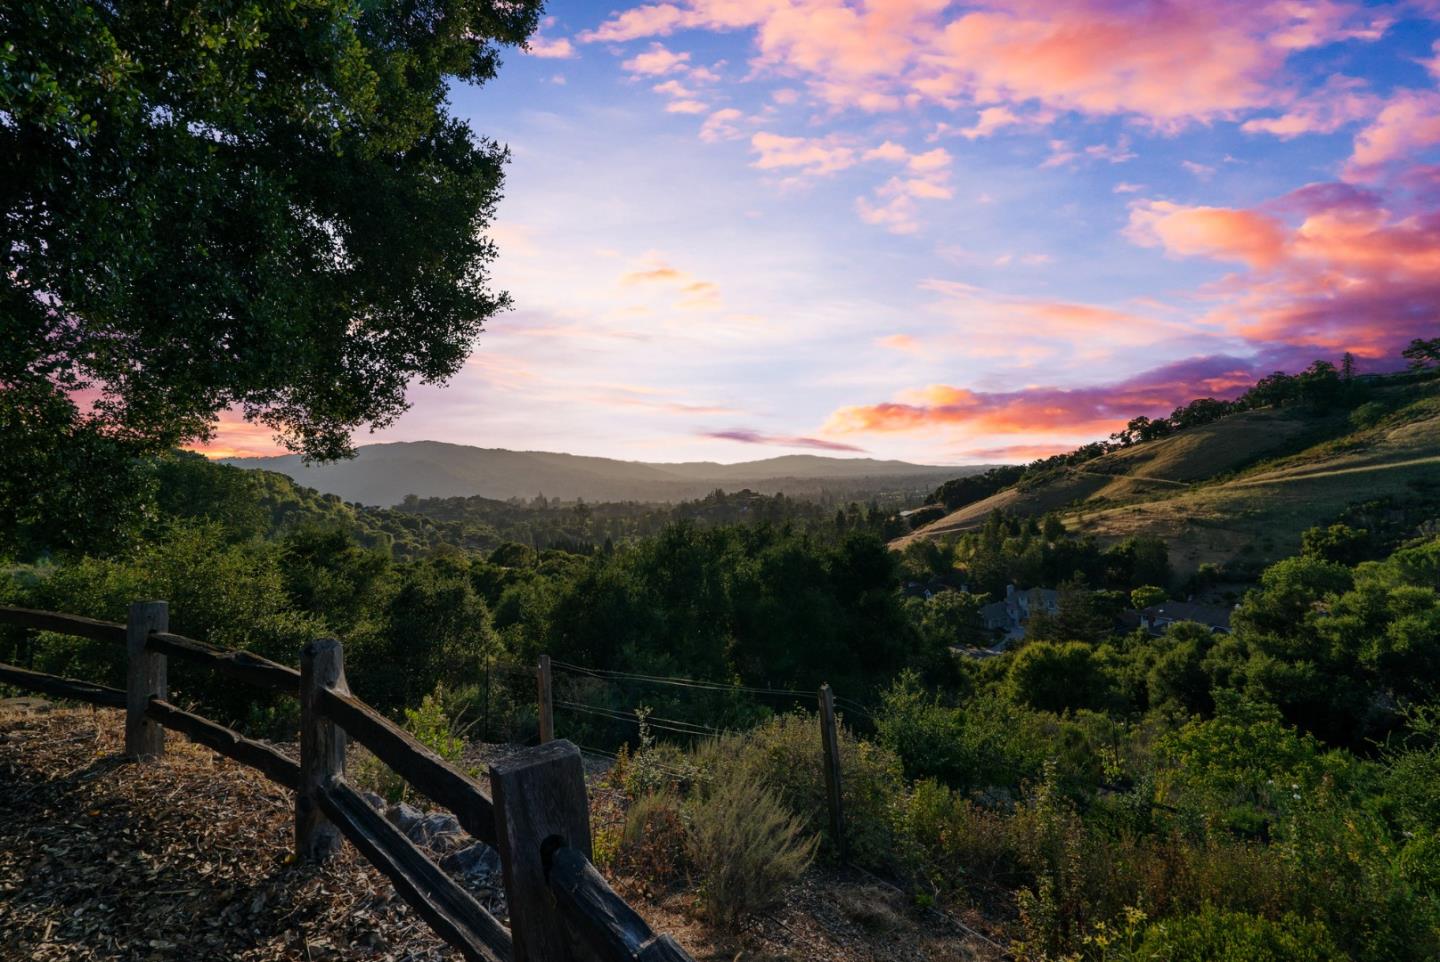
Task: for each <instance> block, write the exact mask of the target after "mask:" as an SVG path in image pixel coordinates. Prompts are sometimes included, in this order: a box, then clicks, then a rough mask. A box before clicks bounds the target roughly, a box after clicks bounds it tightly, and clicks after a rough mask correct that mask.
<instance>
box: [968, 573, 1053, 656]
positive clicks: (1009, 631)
mask: <svg viewBox="0 0 1440 962" xmlns="http://www.w3.org/2000/svg"><path fill="white" fill-rule="evenodd" d="M1059 610H1060V593H1059V592H1058V591H1056V590H1055V589H1053V588H1030V589H1027V590H1025V591H1017V590H1016V588H1015V586H1014V585H1006V586H1005V598H1004V600H1002V601H994V602H991V603H990V604H988V605H986V606H985V607H983V608H981V609H980V619H981V621H982V622H983V623H984V625H985V628H986V629H987V630H988V631H993V632H995V633H997V634H1000V635H1002V636H1003V637H1004V640H1005V641H1007V642H1009V641H1014V640H1015V639H1017V638H1023V637H1024V636H1025V625H1026V623H1028V622H1029V621H1030V616H1031V615H1032V614H1034V613H1036V612H1041V611H1043V612H1044V613H1045V614H1047V615H1053V614H1055V613H1056V612H1057V611H1059Z"/></svg>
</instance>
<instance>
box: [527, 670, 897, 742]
mask: <svg viewBox="0 0 1440 962" xmlns="http://www.w3.org/2000/svg"><path fill="white" fill-rule="evenodd" d="M550 668H551V670H552V671H558V672H561V673H565V674H569V675H571V676H575V677H581V678H593V679H596V680H598V681H601V682H605V683H607V684H609V685H612V686H615V687H616V688H620V689H622V690H623V689H624V688H626V687H628V686H631V685H633V686H637V687H641V686H643V687H652V688H674V689H677V690H682V691H683V690H689V691H695V692H713V693H718V694H734V695H758V696H763V697H768V698H783V699H786V700H793V701H804V702H807V703H808V702H811V701H812V700H813V699H815V698H817V692H815V691H804V690H802V689H798V688H779V687H767V686H759V685H739V684H731V683H727V682H718V681H712V680H709V679H703V678H686V677H681V676H673V675H652V674H645V673H641V672H628V671H616V670H613V669H608V668H594V667H590V666H587V665H577V664H574V663H573V662H566V661H558V660H555V659H551V661H550ZM534 672H535V670H534V669H529V674H530V675H531V676H532V677H533V675H534ZM833 697H834V702H835V706H836V708H837V709H839V712H840V713H841V714H842V715H850V716H854V717H859V718H863V719H865V721H866V722H867V723H869V724H870V725H874V724H875V723H876V717H875V715H874V714H873V713H872V711H871V710H870V708H868V707H867V706H865V705H864V704H862V703H861V702H859V701H857V700H856V699H854V698H849V697H845V696H841V695H835V696H833ZM554 704H555V706H556V707H563V708H565V709H566V710H568V711H571V712H577V713H580V714H586V715H591V716H594V717H600V718H605V719H607V720H610V721H616V722H627V723H630V724H635V725H638V724H639V712H640V711H641V710H642V709H643V707H644V706H643V704H636V705H635V706H634V707H633V708H631V709H629V710H628V711H627V710H622V709H618V708H616V707H613V706H605V705H595V704H587V703H584V702H580V701H577V700H574V699H558V698H557V699H556V700H555V701H554ZM645 724H646V726H648V727H650V728H653V729H655V730H657V731H665V732H669V733H673V734H680V735H689V736H701V737H703V736H715V735H727V734H741V732H740V731H739V730H737V729H735V728H732V727H727V726H722V725H714V724H708V723H702V722H695V721H687V720H685V719H680V718H670V717H665V716H658V715H653V714H647V715H646V718H645Z"/></svg>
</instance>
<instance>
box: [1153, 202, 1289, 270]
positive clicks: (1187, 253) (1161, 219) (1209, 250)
mask: <svg viewBox="0 0 1440 962" xmlns="http://www.w3.org/2000/svg"><path fill="white" fill-rule="evenodd" d="M1126 233H1127V235H1128V236H1129V237H1130V239H1131V240H1133V241H1135V242H1136V243H1138V244H1142V245H1144V246H1146V247H1163V248H1165V249H1166V250H1167V251H1170V252H1171V253H1173V254H1178V255H1180V256H1182V257H1194V256H1201V257H1214V258H1218V259H1222V260H1238V261H1244V262H1245V263H1247V264H1250V265H1251V266H1254V267H1270V266H1273V265H1274V264H1276V263H1278V262H1279V260H1280V259H1281V257H1283V256H1284V248H1285V228H1284V225H1283V224H1281V223H1280V222H1279V221H1277V220H1276V219H1275V218H1273V217H1269V216H1267V215H1265V214H1259V213H1256V212H1254V211H1248V210H1232V209H1229V208H1224V207H1185V206H1182V205H1180V204H1174V203H1171V202H1170V201H1164V200H1152V201H1147V202H1144V203H1141V204H1137V205H1136V206H1135V207H1133V208H1131V211H1130V225H1129V227H1128V228H1127V230H1126Z"/></svg>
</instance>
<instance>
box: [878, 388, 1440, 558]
mask: <svg viewBox="0 0 1440 962" xmlns="http://www.w3.org/2000/svg"><path fill="white" fill-rule="evenodd" d="M1365 505H1373V506H1376V507H1375V510H1376V511H1380V512H1381V513H1386V512H1388V514H1389V515H1391V516H1394V517H1399V516H1401V515H1405V516H1407V517H1408V514H1413V513H1414V512H1415V511H1416V510H1419V511H1420V512H1421V513H1424V512H1425V511H1426V510H1429V509H1430V508H1432V507H1435V506H1440V381H1437V380H1435V379H1429V380H1419V381H1416V380H1414V379H1411V378H1394V379H1386V380H1383V381H1378V382H1376V385H1375V386H1374V387H1373V388H1372V389H1371V391H1370V393H1369V395H1368V396H1367V397H1366V399H1365V401H1364V403H1363V404H1361V405H1359V406H1358V407H1357V408H1355V409H1353V410H1351V409H1338V410H1330V411H1326V412H1316V411H1314V410H1312V409H1310V408H1308V407H1306V406H1303V405H1295V406H1287V407H1276V408H1264V409H1260V410H1251V411H1245V412H1242V413H1239V414H1233V415H1231V416H1229V417H1225V418H1222V419H1220V420H1218V421H1214V422H1212V423H1210V424H1206V425H1202V426H1199V427H1194V428H1189V429H1186V430H1183V431H1180V432H1177V433H1175V434H1172V435H1170V436H1168V437H1165V438H1161V439H1159V440H1155V441H1150V442H1146V443H1144V444H1137V445H1135V446H1133V447H1129V448H1124V449H1122V450H1119V451H1114V452H1111V453H1110V454H1106V455H1103V456H1102V457H1099V458H1096V459H1094V460H1092V461H1088V462H1086V463H1084V464H1082V465H1078V466H1073V467H1066V468H1060V469H1056V470H1054V471H1051V472H1047V473H1046V474H1045V475H1044V476H1042V477H1040V478H1035V479H1027V480H1023V481H1021V482H1020V483H1018V484H1015V485H1012V486H1011V487H1008V488H1005V489H1004V490H1001V491H999V492H997V493H995V494H993V495H991V496H990V497H988V498H984V499H982V500H980V501H975V502H972V503H970V504H966V505H963V506H961V507H959V508H957V509H956V510H954V511H952V512H950V513H949V514H947V515H945V516H944V517H942V518H939V519H938V520H936V521H933V522H931V523H930V524H928V525H925V526H924V527H922V528H920V529H918V530H916V531H914V532H912V533H910V534H908V535H906V536H904V537H903V538H900V539H897V540H896V541H895V542H893V543H892V544H893V546H895V547H897V548H903V547H904V546H905V545H907V544H909V543H911V542H913V541H916V540H923V539H932V538H944V537H946V536H947V535H952V534H955V533H958V532H963V531H969V530H973V529H975V528H978V527H979V526H980V525H981V524H982V523H983V522H984V519H985V517H986V515H988V514H989V513H990V512H992V511H997V510H1003V511H1008V512H1011V513H1014V514H1018V515H1023V516H1038V515H1043V514H1047V513H1051V512H1055V513H1057V514H1058V515H1059V516H1060V518H1061V519H1062V520H1063V521H1064V522H1065V525H1066V527H1068V528H1070V529H1071V530H1075V531H1079V532H1083V533H1091V534H1094V535H1096V536H1097V537H1099V538H1100V539H1101V540H1103V541H1113V540H1118V539H1122V538H1125V537H1129V536H1131V535H1153V536H1157V537H1161V538H1164V539H1165V540H1166V541H1167V542H1168V543H1169V545H1170V549H1171V550H1170V555H1171V560H1172V562H1173V563H1174V565H1175V567H1176V569H1177V570H1179V571H1181V572H1185V571H1193V570H1195V569H1196V568H1198V567H1199V566H1200V565H1201V564H1204V563H1207V562H1209V563H1213V564H1217V565H1223V564H1225V563H1227V562H1235V561H1245V562H1251V563H1254V564H1261V563H1264V562H1267V561H1271V560H1275V559H1278V558H1281V557H1284V556H1286V555H1289V554H1293V553H1294V552H1295V551H1296V550H1297V549H1298V547H1299V544H1300V535H1301V533H1302V532H1303V531H1304V530H1305V529H1307V528H1309V527H1312V526H1314V525H1317V524H1329V523H1332V522H1333V521H1335V520H1338V519H1339V518H1341V517H1342V516H1344V515H1346V513H1347V511H1348V512H1354V511H1356V510H1357V509H1359V508H1361V506H1365ZM1407 512H1408V514H1407Z"/></svg>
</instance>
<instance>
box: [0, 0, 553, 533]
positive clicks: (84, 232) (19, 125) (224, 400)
mask: <svg viewBox="0 0 1440 962" xmlns="http://www.w3.org/2000/svg"><path fill="white" fill-rule="evenodd" d="M539 7H540V4H539V3H538V2H535V0H519V2H513V3H510V2H507V3H498V2H493V0H439V2H437V3H435V4H432V5H430V6H428V7H427V8H425V9H424V10H423V11H421V10H418V9H416V10H410V9H409V8H408V7H405V6H395V5H389V4H380V5H375V4H370V5H363V6H358V7H357V6H355V5H354V4H351V3H348V2H344V0H317V2H314V3H309V4H305V5H303V6H295V5H273V4H270V5H267V4H252V5H249V6H242V7H235V6H233V5H230V4H223V3H218V2H214V0H188V2H182V3H178V4H177V3H168V2H159V0H138V2H133V3H124V4H118V5H117V4H101V3H89V2H77V3H67V2H58V0H20V2H16V3H10V4H6V5H5V7H4V9H3V11H0V115H3V116H4V118H5V122H4V123H3V124H0V212H3V216H4V219H5V224H6V232H7V238H6V244H5V245H4V247H3V250H0V315H3V317H4V318H5V323H4V325H3V326H0V389H3V390H0V421H4V422H5V423H6V424H7V425H10V424H13V423H19V424H20V425H22V426H23V427H25V428H28V429H30V430H27V431H22V432H21V437H22V438H23V439H24V440H25V442H26V443H22V444H12V445H7V449H8V452H7V455H6V464H5V465H4V467H5V468H6V470H5V471H3V472H0V473H3V475H4V476H5V482H4V484H3V485H0V516H4V517H5V518H7V521H6V523H5V525H4V527H3V529H0V538H3V539H4V541H5V542H6V543H5V544H0V549H3V548H10V549H12V550H15V549H16V548H19V547H25V546H28V545H31V544H33V543H35V542H37V541H42V542H44V543H46V544H53V545H55V546H57V547H70V546H75V545H79V544H81V543H82V542H84V541H86V540H87V539H88V538H89V537H90V536H91V535H95V536H97V537H99V538H102V539H104V538H110V539H111V540H113V539H114V536H115V535H116V531H115V527H116V525H115V523H114V521H113V518H114V516H116V515H119V514H124V513H127V512H128V511H132V510H135V507H136V506H137V505H142V504H143V497H141V495H142V494H143V491H141V490H140V487H142V485H140V484H138V483H137V482H135V481H133V480H128V479H126V478H125V473H126V471H127V470H128V469H129V468H130V465H131V464H132V463H133V462H132V460H131V459H132V458H133V457H134V456H135V455H136V454H140V453H147V452H154V451H157V450H163V449H164V448H166V447H168V446H171V445H174V444H176V443H178V442H181V441H184V440H188V439H193V438H199V437H204V436H205V435H206V433H207V432H208V431H209V429H210V425H211V423H212V421H213V418H214V417H215V415H216V414H217V412H219V411H221V410H222V409H224V408H226V407H236V408H239V409H240V410H241V411H242V412H243V413H244V415H245V416H246V417H247V418H250V419H251V420H255V421H257V422H259V423H262V424H265V425H267V426H269V427H271V428H273V429H274V430H275V431H276V432H277V434H278V435H279V436H280V437H281V438H282V439H283V440H284V441H285V442H286V443H287V444H288V445H290V446H291V447H293V448H295V449H297V450H301V451H304V452H305V453H306V454H309V455H313V456H316V457H322V458H333V457H338V456H342V455H345V454H347V453H348V452H349V450H350V440H349V437H350V432H351V431H352V430H353V429H354V428H355V427H357V426H358V425H361V424H365V423H370V424H374V425H383V424H386V423H388V422H390V421H391V420H393V419H394V418H395V417H396V416H397V415H398V414H399V413H400V412H401V411H402V410H403V409H404V407H405V397H404V391H405V387H406V385H407V384H408V383H410V382H411V381H412V380H414V379H417V378H418V379H420V380H422V381H425V382H441V381H444V380H446V379H447V378H448V377H449V376H451V375H452V374H453V373H454V372H455V371H457V370H458V369H459V367H460V365H461V363H462V362H463V361H464V358H465V356H466V355H467V353H468V352H469V350H470V347H471V345H472V343H473V341H474V339H475V337H476V336H477V335H478V334H479V332H480V330H481V327H482V325H483V323H484V322H485V320H486V319H487V318H488V317H490V316H492V315H493V314H495V312H496V311H498V310H500V309H502V308H503V307H504V306H505V305H506V303H507V300H506V297H505V295H504V294H501V293H497V292H495V291H493V290H492V289H491V288H490V285H489V282H488V275H487V268H488V264H489V262H490V261H491V260H492V258H493V257H494V253H495V251H494V247H493V245H492V244H491V242H490V241H489V240H488V239H487V238H486V237H485V235H484V228H485V227H486V226H487V225H488V223H489V221H490V219H491V217H492V215H493V212H494V208H495V203H496V201H497V199H498V197H499V190H500V184H501V173H502V171H501V168H502V165H503V164H504V162H505V160H506V151H505V149H504V148H503V147H501V146H499V145H497V144H495V143H494V142H492V141H488V140H485V139H482V138H478V137H477V136H476V135H475V134H473V133H472V132H471V131H470V129H469V127H468V126H466V125H465V124H464V123H463V122H461V121H459V120H457V119H456V118H454V117H452V116H451V115H450V114H449V111H448V108H447V105H446V88H447V85H448V84H449V83H450V82H451V81H452V80H454V79H459V80H462V81H470V82H483V81H485V80H487V79H489V78H491V77H493V76H494V74H495V72H496V69H497V68H498V66H499V51H500V48H501V47H503V46H506V45H518V44H521V43H523V42H524V40H525V38H526V37H527V36H528V35H529V33H530V32H531V31H532V30H533V29H534V27H535V24H536V21H537V17H538V13H539ZM76 402H78V403H76ZM44 436H49V437H51V439H52V443H51V444H50V445H48V446H46V445H37V444H31V443H29V442H31V441H33V440H35V439H36V438H42V437H44ZM7 437H13V436H12V435H10V434H9V432H7ZM59 446H63V448H64V452H63V453H62V452H61V451H60V450H59ZM51 449H55V450H51ZM22 462H23V463H22ZM65 488H70V489H73V490H74V494H75V495H81V494H83V495H86V496H85V497H79V496H65V497H58V498H57V497H47V491H53V490H63V489H65ZM81 489H84V490H81ZM92 489H93V490H92ZM36 503H40V504H43V505H44V511H43V513H42V514H41V515H40V519H39V520H32V518H31V515H32V514H34V513H35V512H33V511H22V510H21V509H22V508H23V506H25V505H33V504H36ZM67 506H68V510H67ZM97 508H101V509H103V510H99V511H98V517H95V516H93V515H92V513H91V512H92V511H95V510H96V509H97ZM10 518H16V519H17V521H16V522H12V521H9V520H8V519H10ZM17 522H18V523H17Z"/></svg>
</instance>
